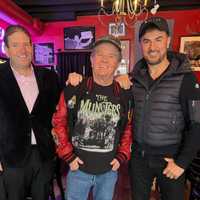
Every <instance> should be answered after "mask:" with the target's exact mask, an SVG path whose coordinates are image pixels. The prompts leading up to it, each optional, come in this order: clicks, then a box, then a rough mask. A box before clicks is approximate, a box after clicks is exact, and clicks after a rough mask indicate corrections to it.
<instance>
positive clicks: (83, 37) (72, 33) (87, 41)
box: [64, 26, 95, 50]
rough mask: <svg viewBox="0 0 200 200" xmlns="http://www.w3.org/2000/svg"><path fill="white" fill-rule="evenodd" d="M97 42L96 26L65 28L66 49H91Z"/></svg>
mask: <svg viewBox="0 0 200 200" xmlns="http://www.w3.org/2000/svg"><path fill="white" fill-rule="evenodd" d="M94 42H95V27H82V26H75V27H69V28H64V49H65V50H67V49H90V48H91V47H92V44H93V43H94Z"/></svg>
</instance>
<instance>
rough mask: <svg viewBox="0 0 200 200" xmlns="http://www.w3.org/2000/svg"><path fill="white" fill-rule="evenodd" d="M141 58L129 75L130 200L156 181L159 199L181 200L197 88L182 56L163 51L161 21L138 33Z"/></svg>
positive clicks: (194, 145) (195, 144) (199, 121)
mask: <svg viewBox="0 0 200 200" xmlns="http://www.w3.org/2000/svg"><path fill="white" fill-rule="evenodd" d="M139 40H140V44H141V47H142V51H143V59H141V60H140V61H139V62H138V63H137V64H136V66H135V68H134V71H133V74H132V75H133V83H134V84H133V94H134V143H133V146H132V156H131V157H132V160H131V179H132V183H133V199H134V200H148V199H149V195H150V190H151V185H152V181H153V179H154V178H155V177H156V178H157V182H158V184H159V187H160V191H161V199H163V200H183V199H184V197H183V195H184V180H185V173H184V172H185V169H186V168H187V167H188V165H189V164H190V163H191V161H192V159H193V158H194V156H195V155H196V152H197V149H198V148H199V137H200V134H199V132H200V86H199V84H198V82H197V80H196V77H195V76H194V74H193V73H191V68H190V65H189V62H188V59H187V58H186V56H185V55H183V54H179V53H174V52H167V48H168V47H169V43H170V36H169V28H168V25H167V22H166V20H165V19H163V18H160V17H152V18H150V19H148V20H147V21H146V22H144V23H143V24H142V25H141V27H140V30H139Z"/></svg>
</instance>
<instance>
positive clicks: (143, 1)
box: [98, 0, 160, 26]
mask: <svg viewBox="0 0 200 200" xmlns="http://www.w3.org/2000/svg"><path fill="white" fill-rule="evenodd" d="M100 1H101V6H100V9H99V12H98V17H99V21H100V22H101V23H102V24H103V25H104V23H103V20H102V19H101V16H102V15H106V16H114V19H115V23H116V25H120V24H121V23H124V24H125V25H126V26H130V25H134V23H135V22H136V21H137V19H138V17H139V16H141V14H144V20H146V19H147V18H148V15H149V12H150V13H151V14H153V15H155V14H156V12H157V10H158V8H159V7H160V5H159V4H158V0H153V1H152V0H113V2H112V10H111V11H110V12H109V11H108V10H109V9H108V8H106V7H105V3H107V2H105V0H100Z"/></svg>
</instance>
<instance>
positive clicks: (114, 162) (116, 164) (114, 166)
mask: <svg viewBox="0 0 200 200" xmlns="http://www.w3.org/2000/svg"><path fill="white" fill-rule="evenodd" d="M110 164H111V165H112V170H113V171H117V170H118V169H119V167H120V163H119V161H118V160H117V159H116V158H114V159H113V160H112V161H111V163H110Z"/></svg>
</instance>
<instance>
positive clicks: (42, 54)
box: [33, 43, 54, 65]
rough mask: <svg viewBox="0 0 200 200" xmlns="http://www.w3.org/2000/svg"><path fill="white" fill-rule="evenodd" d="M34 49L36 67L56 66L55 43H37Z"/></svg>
mask: <svg viewBox="0 0 200 200" xmlns="http://www.w3.org/2000/svg"><path fill="white" fill-rule="evenodd" d="M33 48H34V64H35V65H54V44H53V43H37V44H34V45H33Z"/></svg>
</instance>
